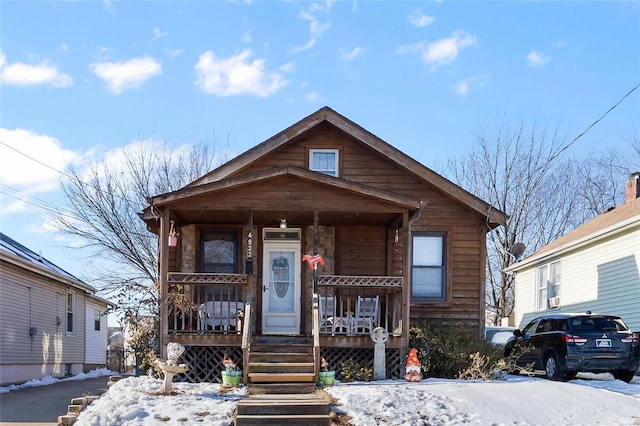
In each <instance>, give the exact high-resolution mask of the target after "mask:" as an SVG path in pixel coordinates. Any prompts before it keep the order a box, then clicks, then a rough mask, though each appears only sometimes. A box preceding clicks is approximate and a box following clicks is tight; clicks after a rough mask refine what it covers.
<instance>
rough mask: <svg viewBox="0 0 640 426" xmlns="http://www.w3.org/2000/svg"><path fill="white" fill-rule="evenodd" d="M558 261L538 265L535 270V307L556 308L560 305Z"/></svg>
mask: <svg viewBox="0 0 640 426" xmlns="http://www.w3.org/2000/svg"><path fill="white" fill-rule="evenodd" d="M561 272H562V268H561V265H560V261H559V260H558V261H555V262H550V263H547V264H546V265H542V266H539V267H538V270H537V271H536V298H537V300H536V308H537V310H539V311H541V310H543V309H549V308H556V307H558V306H559V305H560V278H561Z"/></svg>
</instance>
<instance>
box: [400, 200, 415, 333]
mask: <svg viewBox="0 0 640 426" xmlns="http://www.w3.org/2000/svg"><path fill="white" fill-rule="evenodd" d="M402 235H403V236H404V238H403V240H404V241H403V253H404V282H403V285H402V291H403V295H404V299H403V306H402V307H403V311H404V313H403V316H402V317H403V323H402V336H403V337H405V338H406V339H407V345H408V344H409V328H410V326H409V322H410V321H411V262H412V261H411V259H412V257H413V249H412V247H413V244H412V242H411V223H410V221H409V212H408V211H406V210H405V211H404V213H402Z"/></svg>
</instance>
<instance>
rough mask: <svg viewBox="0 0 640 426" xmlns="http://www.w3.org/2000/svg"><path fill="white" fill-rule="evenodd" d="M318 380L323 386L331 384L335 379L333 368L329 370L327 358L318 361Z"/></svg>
mask: <svg viewBox="0 0 640 426" xmlns="http://www.w3.org/2000/svg"><path fill="white" fill-rule="evenodd" d="M319 374H320V381H321V382H322V385H323V386H333V383H334V381H335V379H336V372H335V370H331V371H329V364H328V363H327V360H326V359H324V358H322V360H321V361H320V373H319Z"/></svg>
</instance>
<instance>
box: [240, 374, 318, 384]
mask: <svg viewBox="0 0 640 426" xmlns="http://www.w3.org/2000/svg"><path fill="white" fill-rule="evenodd" d="M249 381H251V383H287V382H293V383H300V382H311V383H315V381H316V377H315V374H313V372H311V373H249Z"/></svg>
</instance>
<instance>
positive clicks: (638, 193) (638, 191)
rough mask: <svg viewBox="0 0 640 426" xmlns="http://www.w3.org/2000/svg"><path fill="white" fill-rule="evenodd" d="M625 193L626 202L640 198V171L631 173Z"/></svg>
mask: <svg viewBox="0 0 640 426" xmlns="http://www.w3.org/2000/svg"><path fill="white" fill-rule="evenodd" d="M625 194H626V195H625V202H629V201H633V200H635V199H636V198H640V172H635V173H631V176H630V177H629V181H628V182H627V188H626V191H625Z"/></svg>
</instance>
